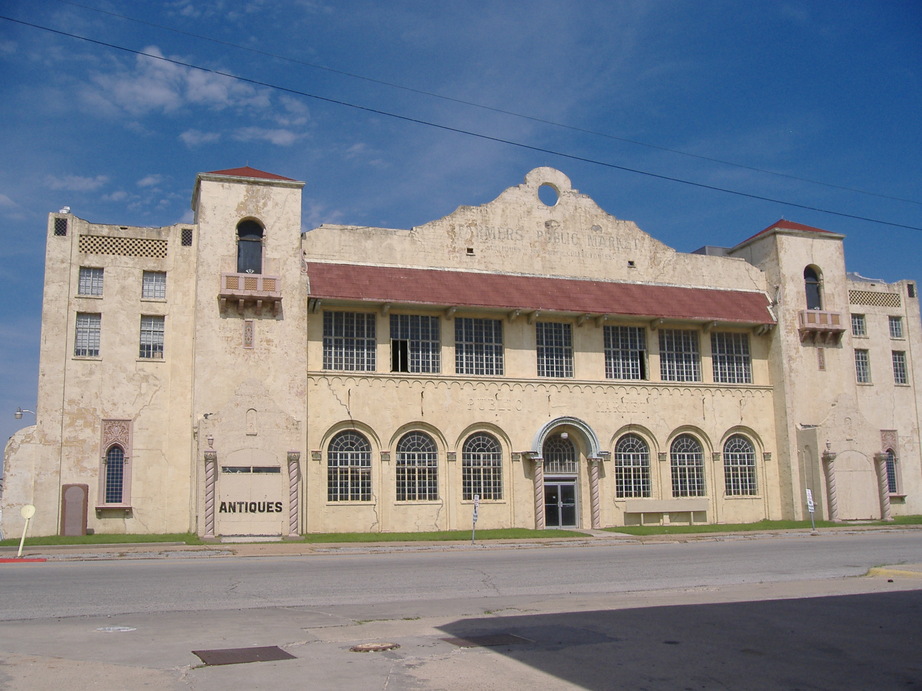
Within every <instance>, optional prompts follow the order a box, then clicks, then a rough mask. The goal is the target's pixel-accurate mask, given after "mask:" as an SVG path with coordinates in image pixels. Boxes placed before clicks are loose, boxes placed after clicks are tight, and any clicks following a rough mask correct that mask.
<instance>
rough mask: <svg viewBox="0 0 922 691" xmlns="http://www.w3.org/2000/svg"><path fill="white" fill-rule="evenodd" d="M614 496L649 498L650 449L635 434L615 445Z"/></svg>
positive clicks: (622, 438)
mask: <svg viewBox="0 0 922 691" xmlns="http://www.w3.org/2000/svg"><path fill="white" fill-rule="evenodd" d="M615 496H617V497H619V498H622V497H649V496H650V449H649V447H648V446H647V443H646V442H645V441H644V440H643V439H641V438H640V437H638V436H637V435H636V434H625V435H624V436H623V437H621V439H619V440H618V443H617V444H615Z"/></svg>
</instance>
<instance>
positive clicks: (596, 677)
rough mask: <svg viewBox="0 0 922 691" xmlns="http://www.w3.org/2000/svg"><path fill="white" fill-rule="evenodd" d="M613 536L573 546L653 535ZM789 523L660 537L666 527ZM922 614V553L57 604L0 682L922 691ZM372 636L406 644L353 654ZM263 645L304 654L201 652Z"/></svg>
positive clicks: (131, 549)
mask: <svg viewBox="0 0 922 691" xmlns="http://www.w3.org/2000/svg"><path fill="white" fill-rule="evenodd" d="M837 530H844V529H837ZM888 530H889V529H888ZM893 530H895V529H893ZM610 535H611V534H607V533H606V534H602V535H601V536H599V537H595V536H594V535H589V536H587V538H586V540H585V541H582V540H577V541H576V542H577V543H583V542H585V543H586V544H610V543H609V542H608V541H610V540H627V541H630V542H644V541H648V540H650V538H644V539H643V540H640V539H638V538H624V537H617V536H616V537H609V536H610ZM778 535H779V533H771V534H735V535H709V536H701V537H696V538H692V537H691V536H671V537H669V536H665V537H664V536H658V537H657V538H656V539H655V541H662V540H667V539H671V540H673V541H675V540H679V541H683V542H686V541H695V540H702V541H713V540H760V539H765V537H778ZM787 535H788V536H790V537H791V539H802V540H806V539H810V538H809V536H804V535H802V534H801V535H791V534H790V533H787ZM573 544H574V541H554V540H543V539H541V540H533V541H514V542H502V543H500V542H492V541H491V542H484V543H481V544H479V545H476V546H471V545H470V543H407V544H403V543H400V544H394V543H386V544H381V543H375V544H367V545H307V544H304V543H284V542H281V543H280V542H274V543H244V544H212V545H203V546H192V547H189V546H185V545H156V546H155V545H150V544H145V545H117V546H105V547H103V546H99V547H96V546H93V547H88V546H86V545H82V546H78V547H66V548H65V547H35V548H28V547H27V549H26V550H25V551H24V556H26V557H30V558H33V559H47V560H49V561H59V560H60V561H88V560H123V559H132V560H133V559H189V558H194V559H204V558H227V559H237V558H242V557H252V558H260V557H270V556H271V557H279V556H285V555H292V556H294V555H301V556H309V555H311V554H324V555H331V554H340V553H341V554H353V553H356V552H363V553H368V552H391V553H393V552H395V551H397V552H399V551H453V550H465V549H467V550H470V549H488V550H497V549H522V550H527V549H541V548H547V547H554V546H558V547H560V548H561V549H566V546H567V545H571V546H572V545H573ZM9 552H10V550H9V549H8V548H2V549H0V558H10V556H11V555H10V554H9ZM12 556H15V550H14V551H13V554H12ZM42 568H45V565H44V564H42V563H41V562H20V563H16V562H6V563H2V564H0V592H2V582H3V577H4V574H5V573H9V571H8V570H9V569H16V570H22V569H25V570H38V569H42ZM346 576H347V575H346V574H344V577H346ZM919 622H922V565H919V564H909V565H907V564H899V565H893V566H889V567H888V566H879V567H876V568H872V569H871V570H870V571H869V572H868V574H867V575H865V576H862V577H853V578H823V579H818V580H799V581H787V582H779V583H768V582H766V583H750V584H740V585H726V586H720V587H692V588H674V589H665V590H657V591H647V592H642V593H638V592H623V593H606V594H594V593H588V594H587V593H578V594H567V593H561V594H560V595H558V596H547V595H518V596H511V597H503V598H495V597H465V598H459V599H454V600H438V601H431V602H426V601H416V602H412V603H407V602H383V601H382V602H380V603H377V604H374V605H370V606H369V605H367V604H362V605H358V604H339V605H335V606H323V607H317V606H313V607H257V608H249V609H246V610H226V611H218V610H214V611H195V612H154V613H140V614H126V615H111V616H75V617H48V618H43V619H36V620H28V621H26V620H20V621H7V622H4V623H3V625H2V628H0V688H2V689H13V690H16V689H29V690H37V691H41V690H42V689H54V690H55V691H59V689H60V688H62V687H69V688H72V689H90V688H92V689H135V688H151V689H184V690H185V689H194V690H195V691H210V690H212V689H214V690H217V689H221V691H226V690H227V689H250V688H252V689H270V688H271V689H388V690H390V689H519V688H521V689H526V688H527V689H533V688H542V689H570V688H586V689H875V690H876V689H913V688H922V659H920V657H919V655H918V650H919V646H920V644H922V624H920V623H919ZM368 644H387V646H384V647H388V646H390V645H393V646H397V647H393V648H391V649H387V650H381V651H379V652H353V649H354V648H356V647H359V646H363V645H365V646H367V645H368ZM257 646H259V647H270V646H278V647H279V648H280V649H281V650H283V651H285V652H287V653H288V654H290V655H291V656H293V657H292V658H291V659H284V660H278V661H270V662H252V663H247V664H229V665H217V666H216V665H206V664H204V663H203V662H202V661H201V659H200V658H199V657H198V656H197V655H195V654H194V653H193V651H206V650H225V649H237V648H244V649H252V648H254V647H257Z"/></svg>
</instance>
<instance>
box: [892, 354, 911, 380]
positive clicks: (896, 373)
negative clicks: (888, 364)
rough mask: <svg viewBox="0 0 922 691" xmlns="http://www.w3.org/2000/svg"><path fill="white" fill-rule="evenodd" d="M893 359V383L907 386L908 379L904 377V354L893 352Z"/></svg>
mask: <svg viewBox="0 0 922 691" xmlns="http://www.w3.org/2000/svg"><path fill="white" fill-rule="evenodd" d="M892 358H893V383H894V384H908V383H909V377H908V376H907V375H906V353H905V352H904V351H902V350H894V351H893V352H892Z"/></svg>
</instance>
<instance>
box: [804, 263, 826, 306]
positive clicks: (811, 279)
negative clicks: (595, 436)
mask: <svg viewBox="0 0 922 691" xmlns="http://www.w3.org/2000/svg"><path fill="white" fill-rule="evenodd" d="M820 284H821V281H820V276H819V274H818V273H817V272H816V269H814V268H813V267H812V266H808V267H807V268H806V269H804V290H805V291H806V293H807V309H808V310H821V309H823V295H822V291H821V290H820Z"/></svg>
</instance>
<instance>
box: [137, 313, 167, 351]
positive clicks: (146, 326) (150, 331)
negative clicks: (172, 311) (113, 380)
mask: <svg viewBox="0 0 922 691" xmlns="http://www.w3.org/2000/svg"><path fill="white" fill-rule="evenodd" d="M138 357H140V358H144V359H145V360H160V359H162V358H163V317H158V316H149V317H141V347H140V353H139V355H138Z"/></svg>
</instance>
